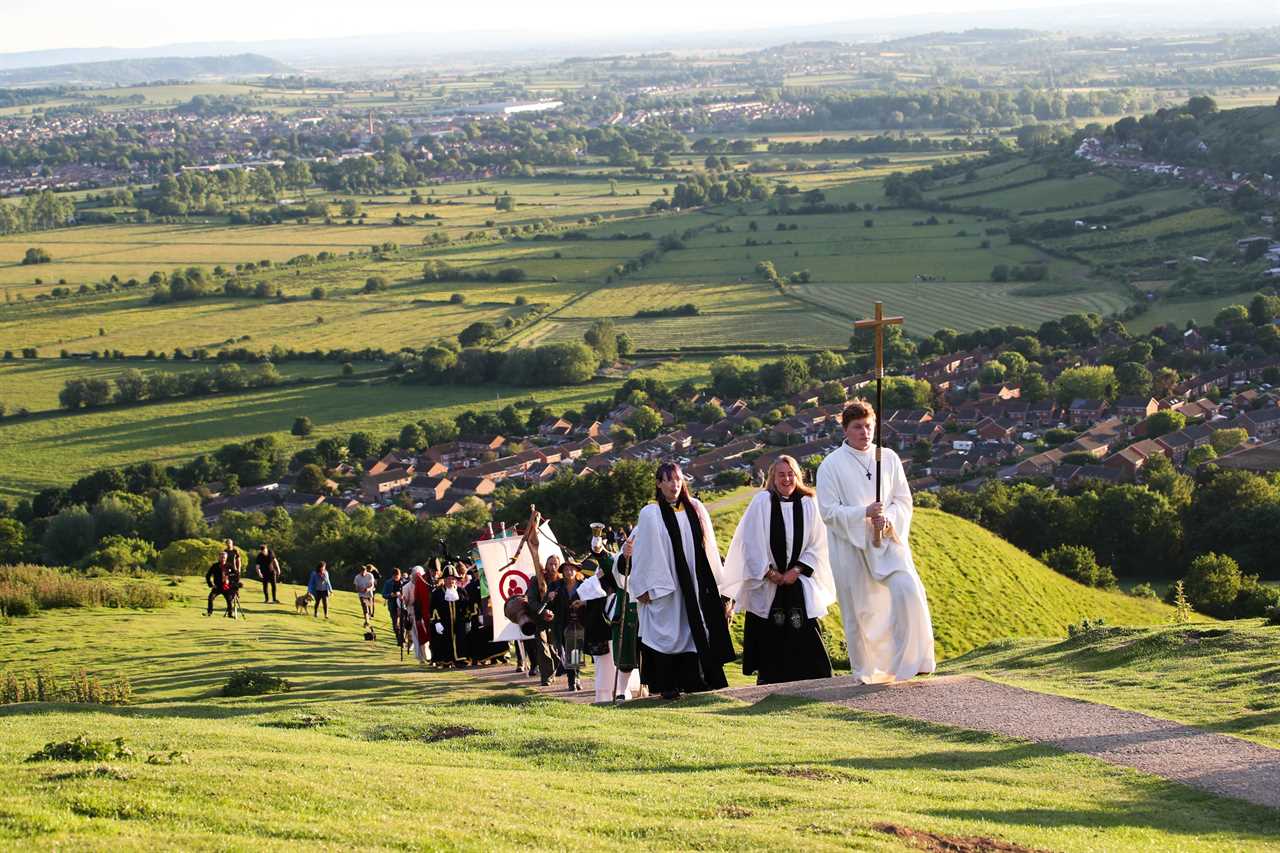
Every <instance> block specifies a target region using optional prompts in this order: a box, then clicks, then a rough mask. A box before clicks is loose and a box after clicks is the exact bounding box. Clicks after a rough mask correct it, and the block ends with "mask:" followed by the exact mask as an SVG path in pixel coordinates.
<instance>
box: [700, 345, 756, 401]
mask: <svg viewBox="0 0 1280 853" xmlns="http://www.w3.org/2000/svg"><path fill="white" fill-rule="evenodd" d="M755 384H756V371H755V369H754V368H752V367H751V362H749V361H747V360H746V359H745V358H743V357H742V356H740V355H727V356H724V357H723V358H718V359H716V360H715V361H713V362H712V363H711V388H712V390H713V391H715V393H716V395H717V396H719V397H725V398H730V397H741V396H743V395H746V394H750V393H752V392H753V390H754V386H755Z"/></svg>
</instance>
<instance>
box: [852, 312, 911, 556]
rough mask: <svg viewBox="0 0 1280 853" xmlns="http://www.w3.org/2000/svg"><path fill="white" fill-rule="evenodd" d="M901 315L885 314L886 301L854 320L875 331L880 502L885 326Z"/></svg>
mask: <svg viewBox="0 0 1280 853" xmlns="http://www.w3.org/2000/svg"><path fill="white" fill-rule="evenodd" d="M902 322H903V320H902V318H901V317H886V316H884V303H883V302H877V303H876V316H875V317H874V318H873V319H870V320H857V321H855V322H854V324H853V327H854V328H855V329H873V330H874V332H875V351H876V367H875V377H876V503H880V421H881V416H880V413H881V411H882V410H883V409H884V327H885V326H901V325H902ZM880 542H881V533H880V530H879V528H876V529H875V531H874V533H873V535H872V544H874V545H875V546H876V547H879V546H880Z"/></svg>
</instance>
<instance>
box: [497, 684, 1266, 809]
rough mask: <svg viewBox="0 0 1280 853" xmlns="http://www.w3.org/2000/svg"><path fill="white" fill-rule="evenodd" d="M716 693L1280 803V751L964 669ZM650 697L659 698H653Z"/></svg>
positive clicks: (582, 698) (585, 694)
mask: <svg viewBox="0 0 1280 853" xmlns="http://www.w3.org/2000/svg"><path fill="white" fill-rule="evenodd" d="M475 675H476V676H477V677H479V678H482V679H485V680H492V681H497V682H504V683H509V684H510V685H511V686H513V687H515V686H521V687H526V686H533V687H535V688H537V682H536V681H534V680H532V679H529V678H527V677H526V678H521V677H520V676H519V675H517V674H516V673H515V672H514V671H513V668H512V667H510V666H502V667H495V668H494V669H492V670H480V671H477V672H476V673H475ZM563 685H564V680H563V679H557V680H556V682H555V686H553V687H549V688H540V689H541V690H542V691H543V692H545V693H547V695H550V696H556V697H558V698H561V699H564V700H566V701H570V702H577V703H588V702H591V701H592V699H593V698H594V697H593V694H592V692H591V689H590V688H591V683H590V681H589V680H588V681H587V683H586V684H585V685H584V689H583V690H582V691H580V692H577V693H570V692H568V691H567V690H565V689H564V686H563ZM716 695H721V696H725V697H728V698H733V699H738V700H741V701H744V702H750V703H755V702H759V701H760V700H762V699H766V698H768V697H769V696H774V695H780V696H800V697H804V698H807V699H814V700H818V701H822V702H832V703H835V704H837V705H843V706H845V707H847V708H852V709H854V710H858V711H866V712H869V713H876V714H892V715H894V716H898V717H908V718H910V719H913V720H922V721H924V722H928V723H936V724H938V725H944V726H951V727H954V728H958V729H969V730H972V731H981V732H990V733H992V734H998V735H1004V736H1005V737H1011V738H1018V739H1020V740H1028V741H1033V742H1035V743H1043V744H1047V745H1049V746H1053V747H1056V748H1057V749H1061V750H1063V751H1065V752H1077V753H1081V754H1083V755H1089V756H1093V757H1094V758H1098V759H1101V760H1102V761H1106V762H1108V763H1109V764H1115V765H1119V766H1121V767H1131V768H1133V769H1135V770H1140V771H1142V772H1144V773H1150V774H1152V775H1154V776H1159V777H1161V778H1164V779H1169V780H1171V781H1174V782H1180V783H1182V784H1184V785H1189V786H1191V787H1193V788H1198V789H1200V790H1202V791H1208V792H1209V793H1211V794H1217V795H1220V796H1224V797H1235V798H1237V799H1241V800H1245V801H1247V802H1250V803H1255V804H1257V805H1260V806H1267V807H1269V808H1273V809H1280V750H1277V749H1272V748H1270V747H1265V746H1261V745H1259V744H1255V743H1251V742H1249V741H1245V740H1240V739H1238V738H1233V737H1228V736H1226V735H1219V734H1213V733H1211V732H1205V731H1201V730H1199V729H1196V728H1192V727H1191V726H1186V725H1183V724H1181V723H1175V722H1171V721H1169V720H1161V719H1157V718H1155V717H1148V716H1146V715H1145V714H1138V713H1135V712H1133V711H1122V710H1120V709H1118V708H1112V707H1111V706H1109V705H1098V704H1094V703H1092V702H1082V701H1079V700H1077V699H1068V698H1066V697H1063V696H1054V695H1052V694H1047V693H1036V692H1034V691H1031V690H1023V689H1022V688H1019V687H1010V686H1008V685H1004V684H997V683H994V682H990V681H984V680H982V679H980V678H973V677H971V676H966V675H948V676H938V677H934V678H924V679H920V680H918V681H909V682H904V683H901V684H892V685H864V684H860V683H858V682H857V681H855V680H854V679H853V678H851V677H850V676H840V677H837V678H830V679H822V680H819V681H800V682H794V683H791V684H777V685H770V686H767V687H735V688H729V689H728V690H720V691H717V692H716ZM640 701H645V702H656V701H660V700H656V699H646V700H640Z"/></svg>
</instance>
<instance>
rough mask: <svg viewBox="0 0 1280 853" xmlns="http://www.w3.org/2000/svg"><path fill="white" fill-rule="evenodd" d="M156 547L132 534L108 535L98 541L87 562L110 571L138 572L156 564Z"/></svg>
mask: <svg viewBox="0 0 1280 853" xmlns="http://www.w3.org/2000/svg"><path fill="white" fill-rule="evenodd" d="M157 556H158V555H157V552H156V547H155V546H154V545H152V544H151V543H150V542H148V541H147V540H145V539H139V538H137V537H132V536H107V537H105V538H103V539H102V541H100V542H99V543H98V547H97V549H95V550H94V552H93V553H92V554H90V555H89V556H88V557H87V558H86V559H85V563H86V564H87V565H89V566H93V567H95V568H99V569H106V570H107V571H109V572H138V571H143V570H145V569H150V568H152V567H153V566H155V564H156V557H157Z"/></svg>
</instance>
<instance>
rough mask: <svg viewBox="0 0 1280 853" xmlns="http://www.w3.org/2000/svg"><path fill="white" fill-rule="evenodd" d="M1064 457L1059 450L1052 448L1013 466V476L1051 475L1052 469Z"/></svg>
mask: <svg viewBox="0 0 1280 853" xmlns="http://www.w3.org/2000/svg"><path fill="white" fill-rule="evenodd" d="M1063 456H1066V454H1065V453H1063V452H1062V450H1061V448H1057V447H1055V448H1053V449H1051V450H1046V451H1044V452H1043V453H1037V454H1036V455H1035V456H1030V457H1028V458H1026V459H1024V460H1022V461H1021V462H1019V463H1018V464H1017V465H1015V466H1014V475H1015V476H1017V477H1045V476H1048V475H1049V474H1052V473H1053V471H1054V469H1055V468H1057V467H1058V466H1059V465H1061V464H1062V457H1063Z"/></svg>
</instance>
